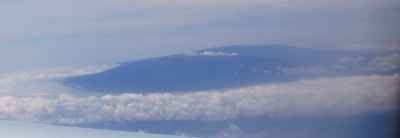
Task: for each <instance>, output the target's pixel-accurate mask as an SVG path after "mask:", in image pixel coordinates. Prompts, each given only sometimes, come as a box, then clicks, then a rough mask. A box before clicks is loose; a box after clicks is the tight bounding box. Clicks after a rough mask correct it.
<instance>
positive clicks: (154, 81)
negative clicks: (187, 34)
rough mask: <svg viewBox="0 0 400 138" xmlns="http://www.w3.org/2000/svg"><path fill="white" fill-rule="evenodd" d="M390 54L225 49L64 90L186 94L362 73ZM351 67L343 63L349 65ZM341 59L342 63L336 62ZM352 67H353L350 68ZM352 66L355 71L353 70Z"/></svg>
mask: <svg viewBox="0 0 400 138" xmlns="http://www.w3.org/2000/svg"><path fill="white" fill-rule="evenodd" d="M390 54H391V53H390V52H384V51H382V52H376V51H338V50H336V51H334V50H320V49H308V48H298V47H289V46H280V45H262V46H245V45H240V46H226V47H217V48H211V49H205V50H199V51H195V52H188V53H185V54H179V55H172V56H165V57H158V58H151V59H142V60H135V61H128V62H121V63H120V65H121V66H119V67H116V68H112V69H109V70H106V71H104V72H100V73H97V74H90V75H84V76H77V77H71V78H66V79H65V80H64V84H65V85H66V86H70V87H74V88H79V89H84V90H89V91H96V92H105V93H126V92H134V93H151V92H186V91H201V90H212V89H226V88H234V87H242V86H249V85H255V84H261V83H280V82H287V81H295V80H298V79H300V78H301V79H304V78H310V79H311V78H315V77H321V76H338V75H343V74H355V73H356V74H357V73H358V74H370V73H379V72H376V71H375V72H374V71H370V70H362V69H359V68H358V67H364V66H365V67H367V66H368V63H369V61H370V60H372V59H373V58H375V57H376V56H378V55H380V56H387V55H390ZM360 58H361V59H362V60H358V61H357V63H351V64H350V63H346V60H349V62H352V60H354V62H356V60H357V59H360ZM341 60H344V62H343V63H342V62H341ZM353 64H354V65H353ZM355 65H357V68H355V67H353V66H355Z"/></svg>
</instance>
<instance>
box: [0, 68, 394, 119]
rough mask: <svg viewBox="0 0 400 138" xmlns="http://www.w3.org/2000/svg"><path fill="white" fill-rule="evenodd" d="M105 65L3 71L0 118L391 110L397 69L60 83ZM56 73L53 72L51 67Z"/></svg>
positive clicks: (275, 114) (180, 116)
mask: <svg viewBox="0 0 400 138" xmlns="http://www.w3.org/2000/svg"><path fill="white" fill-rule="evenodd" d="M106 68H110V66H102V67H100V68H96V67H86V68H84V69H79V68H58V69H42V70H35V71H27V72H21V73H16V74H12V75H3V76H2V77H0V82H1V83H0V85H1V87H0V119H3V120H14V121H26V122H38V123H48V124H69V125H74V124H85V123H96V122H105V121H143V120H205V121H212V120H226V119H235V118H238V117H243V116H263V115H267V116H270V117H287V116H314V115H333V116H349V115H359V114H363V113H371V112H386V111H393V110H395V109H396V103H397V99H396V97H397V96H398V95H397V94H398V92H399V86H398V82H399V81H400V74H398V73H397V74H393V75H390V76H379V75H369V76H349V77H337V78H319V79H313V80H300V81H296V82H291V83H281V84H263V85H256V86H250V87H241V88H235V89H226V90H212V91H200V92H190V93H164V94H160V93H152V94H147V95H143V94H135V93H126V94H121V95H111V94H101V93H93V92H86V94H78V93H77V92H76V91H77V90H72V89H70V88H66V87H64V86H62V84H61V83H59V82H58V80H60V79H61V78H63V77H68V76H73V75H81V74H84V73H93V72H98V71H101V70H104V69H106ZM49 72H53V73H49Z"/></svg>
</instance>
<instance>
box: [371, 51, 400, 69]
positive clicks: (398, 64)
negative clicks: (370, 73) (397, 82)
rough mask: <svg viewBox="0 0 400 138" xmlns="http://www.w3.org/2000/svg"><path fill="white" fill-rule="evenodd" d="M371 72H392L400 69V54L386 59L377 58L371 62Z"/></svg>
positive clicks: (385, 57)
mask: <svg viewBox="0 0 400 138" xmlns="http://www.w3.org/2000/svg"><path fill="white" fill-rule="evenodd" d="M369 66H370V69H371V70H377V71H390V70H399V69H400V54H397V53H396V54H392V55H389V56H384V57H380V56H378V57H376V58H374V59H372V60H371V61H370V62H369Z"/></svg>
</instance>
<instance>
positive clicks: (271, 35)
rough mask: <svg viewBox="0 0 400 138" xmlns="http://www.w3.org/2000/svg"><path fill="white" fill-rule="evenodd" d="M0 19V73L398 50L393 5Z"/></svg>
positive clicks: (181, 4) (200, 8) (317, 4)
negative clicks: (191, 57) (280, 49)
mask: <svg viewBox="0 0 400 138" xmlns="http://www.w3.org/2000/svg"><path fill="white" fill-rule="evenodd" d="M0 20H1V22H0V60H1V62H0V65H1V67H2V69H1V70H0V72H7V71H13V70H22V69H30V68H34V67H50V66H80V65H98V64H108V63H116V62H121V61H129V60H134V59H142V58H148V57H157V56H164V55H171V54H178V53H185V52H188V51H194V50H200V49H204V48H210V47H218V46H226V45H237V44H282V45H290V46H298V47H316V48H323V49H337V48H353V49H354V48H356V49H364V48H368V49H398V48H399V45H400V40H399V39H398V38H399V37H400V29H399V28H400V2H398V1H397V0H352V1H347V0H337V1H332V2H326V1H318V0H301V1H297V0H250V1H241V0H229V1H228V0H219V1H211V0H202V1H194V0H189V1H179V0H168V1H158V0H146V1H125V0H122V1H106V0H98V1H96V2H93V1H78V0H74V1H70V0H69V1H66V0H55V1H42V0H34V1H25V0H22V1H1V2H0ZM10 59H12V60H10Z"/></svg>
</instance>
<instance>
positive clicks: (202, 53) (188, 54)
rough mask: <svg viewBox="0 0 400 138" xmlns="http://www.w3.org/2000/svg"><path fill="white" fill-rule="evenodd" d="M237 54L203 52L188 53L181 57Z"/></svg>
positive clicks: (231, 54)
mask: <svg viewBox="0 0 400 138" xmlns="http://www.w3.org/2000/svg"><path fill="white" fill-rule="evenodd" d="M237 55H239V54H238V53H223V52H211V51H204V52H188V53H186V54H184V55H183V56H237Z"/></svg>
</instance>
